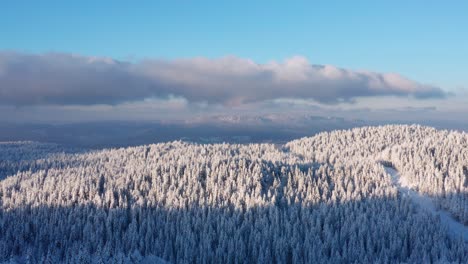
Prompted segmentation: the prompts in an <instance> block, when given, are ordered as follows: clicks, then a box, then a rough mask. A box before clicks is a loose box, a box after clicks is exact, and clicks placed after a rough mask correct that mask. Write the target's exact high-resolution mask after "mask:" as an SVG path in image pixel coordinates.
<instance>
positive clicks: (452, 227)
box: [385, 167, 468, 242]
mask: <svg viewBox="0 0 468 264" xmlns="http://www.w3.org/2000/svg"><path fill="white" fill-rule="evenodd" d="M385 170H386V172H387V173H388V174H390V176H391V177H392V181H393V183H394V184H395V186H396V187H397V188H398V191H399V192H400V193H401V194H402V195H404V196H407V197H409V198H410V199H411V200H412V201H413V202H414V203H415V204H417V205H419V206H420V207H421V208H422V209H423V210H426V211H427V212H429V213H431V214H433V215H435V216H439V217H440V221H441V223H442V224H444V225H446V226H447V228H448V230H449V232H450V235H452V236H453V237H454V238H457V239H458V238H459V237H463V239H464V240H465V242H468V227H467V226H464V225H463V224H461V223H459V222H457V221H456V220H455V219H454V218H453V217H452V216H451V215H450V214H449V213H448V212H446V211H444V210H438V209H437V208H436V206H435V205H434V202H433V201H432V199H431V198H430V197H427V196H425V195H421V194H420V193H418V192H417V191H415V190H413V189H412V186H410V184H409V183H408V180H407V179H406V178H405V177H401V175H400V173H399V172H398V171H397V170H395V169H393V168H391V167H385Z"/></svg>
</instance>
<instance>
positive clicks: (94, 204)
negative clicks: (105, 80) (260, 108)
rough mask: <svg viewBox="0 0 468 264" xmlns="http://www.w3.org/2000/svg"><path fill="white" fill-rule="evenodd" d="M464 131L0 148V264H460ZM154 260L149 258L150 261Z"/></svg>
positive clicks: (467, 257) (466, 201)
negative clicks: (456, 228) (158, 263)
mask: <svg viewBox="0 0 468 264" xmlns="http://www.w3.org/2000/svg"><path fill="white" fill-rule="evenodd" d="M388 168H392V169H395V170H396V171H397V172H398V173H399V176H401V178H402V179H405V181H406V182H405V184H406V185H405V187H407V188H409V189H410V190H411V191H414V192H416V193H417V194H418V195H421V196H423V197H426V198H427V199H429V200H430V201H431V203H433V204H434V207H435V208H436V209H435V210H436V211H438V212H441V213H444V215H445V214H446V215H448V217H450V218H451V219H452V220H453V221H456V222H457V223H459V224H460V225H462V226H464V228H465V231H466V227H467V225H468V134H466V133H460V132H454V131H442V130H436V129H434V128H430V127H423V126H381V127H362V128H356V129H352V130H338V131H333V132H324V133H320V134H317V135H316V136H313V137H308V138H302V139H298V140H294V141H291V142H289V143H287V144H285V145H283V146H277V145H274V144H243V145H241V144H194V143H186V142H181V141H175V142H170V143H161V144H153V145H144V146H139V147H128V148H119V149H104V150H94V151H89V152H86V151H76V150H70V149H61V148H60V147H59V146H57V145H49V144H40V143H32V142H20V143H2V144H0V179H1V181H0V261H8V260H15V261H18V262H29V263H37V262H43V261H44V262H50V263H56V262H60V261H62V262H67V263H87V262H88V263H90V262H91V261H93V262H96V263H119V261H120V262H141V261H143V260H145V259H147V258H149V257H152V258H155V257H154V256H158V257H159V258H161V259H164V260H165V261H168V262H171V263H207V262H209V263H239V262H240V263H271V262H279V263H354V262H367V263H368V262H374V263H376V262H406V263H421V262H423V263H429V262H441V263H446V262H454V263H467V262H468V241H467V240H466V237H464V236H463V234H459V235H457V234H456V233H453V232H451V226H450V225H448V224H447V223H446V222H445V221H442V220H441V219H442V218H441V217H439V216H438V213H437V212H436V213H435V214H434V212H431V211H428V210H426V209H425V208H424V207H422V206H420V205H419V204H418V203H415V202H414V200H413V199H412V198H411V197H410V196H408V195H403V194H402V192H401V188H399V186H398V184H396V183H395V181H394V179H392V176H393V175H391V174H390V173H388ZM159 258H158V259H159Z"/></svg>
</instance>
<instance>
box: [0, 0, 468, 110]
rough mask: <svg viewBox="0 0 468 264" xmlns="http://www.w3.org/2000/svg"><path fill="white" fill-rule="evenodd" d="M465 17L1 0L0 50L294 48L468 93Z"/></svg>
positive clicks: (454, 6) (421, 9) (333, 6)
mask: <svg viewBox="0 0 468 264" xmlns="http://www.w3.org/2000/svg"><path fill="white" fill-rule="evenodd" d="M466 14H468V2H467V1H416V0H415V1H288V2H286V1H138V2H135V1H6V2H4V3H2V7H1V9H0V32H1V34H0V51H4V52H5V51H6V52H17V53H21V54H43V53H47V52H60V53H65V54H70V53H71V54H78V55H81V56H98V57H110V58H113V59H117V60H123V61H130V62H134V63H138V62H139V61H142V60H145V59H153V60H154V59H164V60H168V61H171V60H175V59H180V58H185V59H192V58H195V57H203V58H208V59H215V60H216V59H219V58H223V57H225V56H235V57H236V58H243V59H248V60H252V61H254V62H256V63H259V64H268V63H269V62H271V61H278V62H281V61H285V60H287V59H288V58H291V57H293V56H296V55H298V56H302V57H305V58H307V60H308V62H309V63H310V64H313V65H315V64H318V65H333V66H336V67H340V68H343V69H347V70H354V71H356V70H358V71H360V70H367V71H372V72H379V73H398V74H400V75H402V76H404V77H406V78H409V79H410V80H414V81H415V82H417V83H418V84H424V85H430V86H436V87H440V89H442V90H444V91H447V92H454V93H462V94H464V95H466V94H467V93H466V91H463V90H462V89H467V88H468V75H467V74H466V70H467V69H468V29H467V25H468V16H467V15H466ZM230 63H231V62H230ZM209 64H210V65H211V64H212V62H210V63H209ZM241 64H242V65H244V64H245V63H244V62H242V63H241ZM216 65H217V64H216ZM244 66H245V65H244ZM159 67H162V66H161V65H159ZM266 68H268V70H270V68H271V67H269V66H268V67H266ZM460 91H461V92H460ZM185 95H187V92H185V93H184V94H183V96H185ZM390 95H393V94H392V93H390ZM398 95H399V94H398ZM189 96H190V95H189ZM321 96H322V95H321ZM234 99H235V100H238V98H237V97H236V98H234ZM254 99H255V100H256V99H257V98H254ZM273 99H274V98H273ZM315 99H317V97H316V98H315ZM340 100H341V99H340ZM345 100H346V98H345ZM208 101H209V100H208ZM358 101H359V100H358ZM363 101H365V102H366V103H365V104H366V105H360V107H367V106H371V105H375V104H376V103H375V102H378V101H379V100H374V101H371V102H369V100H363ZM229 102H230V101H229ZM448 102H449V100H446V101H429V103H424V104H423V103H420V102H419V101H418V102H416V101H414V104H416V105H421V106H422V107H427V106H434V105H435V104H436V105H437V107H439V108H440V107H442V108H444V107H446V108H449V106H448ZM223 103H225V102H223ZM457 103H458V104H459V105H460V104H461V103H462V102H460V101H459V100H458V101H457ZM363 104H364V103H363ZM444 104H445V105H444Z"/></svg>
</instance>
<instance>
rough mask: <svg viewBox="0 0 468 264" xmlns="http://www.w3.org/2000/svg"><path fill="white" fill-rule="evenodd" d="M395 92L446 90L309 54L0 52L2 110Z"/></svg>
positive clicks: (322, 99) (432, 94)
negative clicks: (135, 58) (272, 58)
mask: <svg viewBox="0 0 468 264" xmlns="http://www.w3.org/2000/svg"><path fill="white" fill-rule="evenodd" d="M389 95H391V96H403V97H414V98H417V99H422V98H443V97H445V96H446V93H445V92H444V91H443V90H442V89H440V88H439V87H434V86H430V85H425V84H421V83H418V82H415V81H412V80H409V79H406V78H405V77H403V76H401V75H398V74H395V73H375V72H367V71H352V70H346V69H341V68H337V67H334V66H330V65H313V64H311V63H309V62H308V61H307V59H305V58H303V57H292V58H290V59H287V60H285V61H284V62H269V63H265V64H258V63H255V62H253V61H252V60H249V59H242V58H238V57H233V56H232V57H224V58H220V59H207V58H192V59H180V60H170V61H168V60H143V61H140V62H137V63H130V62H122V61H117V60H113V59H109V58H101V57H98V58H96V57H86V56H77V55H73V54H56V53H49V54H21V53H5V52H4V53H0V105H14V106H27V105H96V104H108V105H116V104H121V103H126V102H134V101H141V100H144V99H148V98H165V97H173V96H175V97H182V98H185V99H186V100H187V102H189V103H206V104H221V105H225V106H232V105H240V104H245V103H254V102H261V101H267V100H275V99H279V98H293V99H294V98H300V99H313V100H315V101H317V102H319V103H322V104H336V103H340V102H352V101H353V100H354V99H356V98H357V97H372V96H389Z"/></svg>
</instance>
